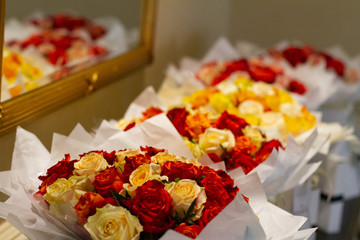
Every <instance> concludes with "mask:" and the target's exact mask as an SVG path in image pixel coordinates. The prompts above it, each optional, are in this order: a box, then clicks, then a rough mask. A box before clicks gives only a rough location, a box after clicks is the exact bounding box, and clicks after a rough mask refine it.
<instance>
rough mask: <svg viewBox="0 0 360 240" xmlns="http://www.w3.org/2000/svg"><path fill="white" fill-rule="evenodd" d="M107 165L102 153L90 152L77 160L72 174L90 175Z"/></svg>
mask: <svg viewBox="0 0 360 240" xmlns="http://www.w3.org/2000/svg"><path fill="white" fill-rule="evenodd" d="M107 166H109V164H108V163H107V161H106V159H105V158H104V157H103V156H102V155H100V154H97V153H94V152H91V153H88V154H86V155H84V156H83V157H82V158H80V160H79V161H78V162H76V163H75V164H74V167H75V170H74V174H75V175H86V174H87V175H90V174H93V173H96V172H99V171H101V170H104V169H106V168H107Z"/></svg>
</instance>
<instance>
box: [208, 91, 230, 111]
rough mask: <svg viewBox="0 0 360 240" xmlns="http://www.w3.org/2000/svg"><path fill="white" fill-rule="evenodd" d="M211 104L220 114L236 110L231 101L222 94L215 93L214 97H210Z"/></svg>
mask: <svg viewBox="0 0 360 240" xmlns="http://www.w3.org/2000/svg"><path fill="white" fill-rule="evenodd" d="M209 104H210V105H211V106H212V107H213V108H214V109H215V111H216V112H218V113H222V112H224V111H226V110H229V109H233V108H235V106H234V104H233V103H232V102H231V100H230V99H229V98H228V97H226V96H225V95H224V94H222V93H215V94H214V95H212V96H210V100H209Z"/></svg>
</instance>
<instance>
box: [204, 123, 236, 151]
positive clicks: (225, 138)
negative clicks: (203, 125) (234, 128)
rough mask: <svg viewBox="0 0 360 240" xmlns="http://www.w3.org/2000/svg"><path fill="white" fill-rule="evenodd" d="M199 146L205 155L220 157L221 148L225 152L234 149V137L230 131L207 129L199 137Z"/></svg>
mask: <svg viewBox="0 0 360 240" xmlns="http://www.w3.org/2000/svg"><path fill="white" fill-rule="evenodd" d="M199 145H200V147H201V148H202V149H204V150H205V152H206V153H215V154H217V155H218V156H220V155H221V154H222V153H223V150H222V147H223V148H226V150H227V151H231V150H232V149H233V148H234V146H235V137H234V134H233V133H232V132H231V131H230V130H226V129H224V130H220V129H216V128H207V129H206V130H205V132H204V133H203V134H201V135H200V137H199ZM220 145H221V146H222V147H221V146H220Z"/></svg>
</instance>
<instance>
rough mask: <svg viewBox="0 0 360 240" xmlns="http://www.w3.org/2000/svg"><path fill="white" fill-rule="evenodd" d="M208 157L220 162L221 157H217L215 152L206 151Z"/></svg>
mask: <svg viewBox="0 0 360 240" xmlns="http://www.w3.org/2000/svg"><path fill="white" fill-rule="evenodd" d="M207 155H208V156H209V157H210V159H211V160H212V161H213V162H214V163H218V162H221V161H222V158H221V157H219V156H218V155H217V154H216V153H208V154H207Z"/></svg>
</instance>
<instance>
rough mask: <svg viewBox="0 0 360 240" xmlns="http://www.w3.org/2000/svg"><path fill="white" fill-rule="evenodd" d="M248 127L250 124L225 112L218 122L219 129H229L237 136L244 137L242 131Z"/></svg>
mask: <svg viewBox="0 0 360 240" xmlns="http://www.w3.org/2000/svg"><path fill="white" fill-rule="evenodd" d="M247 125H249V124H248V123H247V122H246V121H245V120H244V119H242V118H239V117H238V116H236V115H233V114H229V113H228V112H227V111H225V112H223V113H222V114H221V116H220V117H219V118H218V120H217V121H216V127H217V128H218V129H229V130H230V131H231V132H232V133H233V134H234V135H235V136H242V135H243V132H242V129H243V128H244V127H246V126H247Z"/></svg>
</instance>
